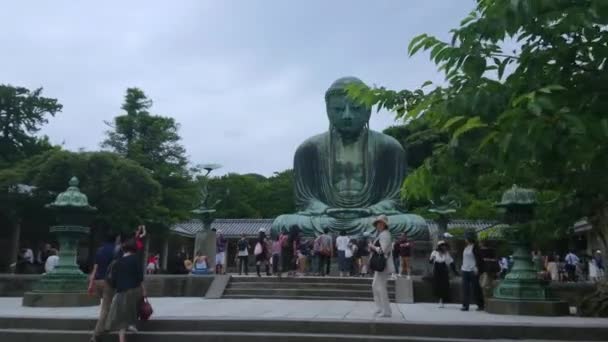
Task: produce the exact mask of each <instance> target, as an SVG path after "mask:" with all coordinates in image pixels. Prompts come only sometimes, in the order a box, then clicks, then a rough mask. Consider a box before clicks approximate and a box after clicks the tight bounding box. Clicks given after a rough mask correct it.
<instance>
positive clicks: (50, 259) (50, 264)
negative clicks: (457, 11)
mask: <svg viewBox="0 0 608 342" xmlns="http://www.w3.org/2000/svg"><path fill="white" fill-rule="evenodd" d="M58 263H59V256H57V250H56V249H54V248H51V249H50V250H49V251H48V252H47V255H46V260H45V262H44V272H45V273H51V272H53V270H54V269H55V267H57V264H58Z"/></svg>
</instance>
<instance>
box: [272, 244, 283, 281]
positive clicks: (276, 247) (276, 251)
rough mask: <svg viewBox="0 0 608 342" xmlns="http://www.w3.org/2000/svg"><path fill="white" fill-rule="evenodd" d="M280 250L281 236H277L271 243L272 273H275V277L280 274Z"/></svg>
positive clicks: (281, 248)
mask: <svg viewBox="0 0 608 342" xmlns="http://www.w3.org/2000/svg"><path fill="white" fill-rule="evenodd" d="M282 250H283V244H282V242H281V237H280V236H279V237H278V238H277V239H276V240H275V241H274V242H273V243H272V273H273V274H275V275H276V276H277V277H280V276H281V271H280V267H279V263H280V262H281V252H282Z"/></svg>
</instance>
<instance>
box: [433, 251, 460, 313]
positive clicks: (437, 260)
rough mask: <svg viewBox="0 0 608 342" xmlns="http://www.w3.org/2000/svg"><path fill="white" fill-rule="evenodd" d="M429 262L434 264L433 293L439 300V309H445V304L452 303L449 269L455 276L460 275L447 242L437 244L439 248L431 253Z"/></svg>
mask: <svg viewBox="0 0 608 342" xmlns="http://www.w3.org/2000/svg"><path fill="white" fill-rule="evenodd" d="M429 262H430V263H431V264H433V293H434V294H435V297H437V299H438V300H439V307H440V308H443V307H444V304H445V303H447V302H449V301H450V275H449V272H448V267H449V268H451V269H452V271H453V272H454V274H456V275H458V272H456V267H455V266H454V259H452V256H451V255H450V252H449V249H448V245H447V243H446V242H445V241H443V240H441V241H439V242H438V243H437V248H436V249H435V250H434V251H433V252H432V253H431V257H430V258H429Z"/></svg>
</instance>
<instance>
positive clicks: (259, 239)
mask: <svg viewBox="0 0 608 342" xmlns="http://www.w3.org/2000/svg"><path fill="white" fill-rule="evenodd" d="M265 239H266V232H264V231H260V233H259V234H258V241H259V242H260V243H261V244H262V245H263V244H264V240H265Z"/></svg>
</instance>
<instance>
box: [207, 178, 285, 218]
mask: <svg viewBox="0 0 608 342" xmlns="http://www.w3.org/2000/svg"><path fill="white" fill-rule="evenodd" d="M209 191H210V192H211V197H212V198H218V199H221V202H220V203H219V204H218V205H217V207H216V209H217V212H216V215H215V216H217V217H222V218H274V217H276V216H278V215H281V214H286V213H292V212H294V211H295V206H294V193H293V171H292V170H286V171H283V172H277V173H275V174H274V175H273V176H272V177H268V178H266V177H264V176H261V175H255V174H247V175H239V174H235V173H230V174H227V175H225V176H222V177H216V178H211V179H210V180H209Z"/></svg>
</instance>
